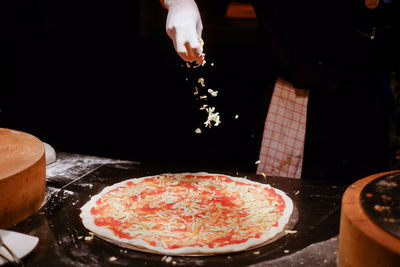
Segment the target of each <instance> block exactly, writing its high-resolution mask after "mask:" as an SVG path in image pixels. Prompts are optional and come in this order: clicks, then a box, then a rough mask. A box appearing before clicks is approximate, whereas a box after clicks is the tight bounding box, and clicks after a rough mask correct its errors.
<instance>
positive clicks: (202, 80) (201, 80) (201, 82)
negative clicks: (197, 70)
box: [197, 78, 206, 87]
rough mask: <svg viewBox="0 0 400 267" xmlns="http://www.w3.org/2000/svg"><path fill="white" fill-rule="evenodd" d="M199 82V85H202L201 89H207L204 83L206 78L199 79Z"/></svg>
mask: <svg viewBox="0 0 400 267" xmlns="http://www.w3.org/2000/svg"><path fill="white" fill-rule="evenodd" d="M197 82H198V83H199V84H201V87H205V86H206V85H205V83H204V78H199V79H198V80H197Z"/></svg>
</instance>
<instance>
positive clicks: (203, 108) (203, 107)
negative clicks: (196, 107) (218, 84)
mask: <svg viewBox="0 0 400 267" xmlns="http://www.w3.org/2000/svg"><path fill="white" fill-rule="evenodd" d="M207 107H208V105H206V104H204V105H203V106H202V107H201V108H200V110H205V109H206V108H207Z"/></svg>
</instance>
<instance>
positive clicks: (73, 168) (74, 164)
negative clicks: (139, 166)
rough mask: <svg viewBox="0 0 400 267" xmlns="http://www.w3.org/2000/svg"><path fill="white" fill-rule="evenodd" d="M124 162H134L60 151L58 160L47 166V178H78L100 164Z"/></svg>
mask: <svg viewBox="0 0 400 267" xmlns="http://www.w3.org/2000/svg"><path fill="white" fill-rule="evenodd" d="M122 163H132V161H125V160H116V159H109V158H102V157H95V156H87V155H80V154H70V153H63V152H60V153H57V161H56V162H55V163H53V164H50V165H48V166H47V167H46V178H47V179H48V180H51V179H52V178H63V179H76V178H78V177H80V176H81V175H83V174H85V173H87V172H89V171H91V170H93V169H95V168H96V167H98V166H101V165H104V164H122Z"/></svg>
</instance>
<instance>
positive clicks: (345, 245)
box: [338, 172, 400, 267]
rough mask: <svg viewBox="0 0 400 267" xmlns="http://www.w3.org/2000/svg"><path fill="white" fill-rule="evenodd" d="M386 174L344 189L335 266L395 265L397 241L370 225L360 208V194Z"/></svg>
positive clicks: (399, 250)
mask: <svg viewBox="0 0 400 267" xmlns="http://www.w3.org/2000/svg"><path fill="white" fill-rule="evenodd" d="M390 173H395V172H386V173H379V174H375V175H371V176H368V177H366V178H364V179H361V180H359V181H357V182H355V183H354V184H352V185H351V186H350V187H348V188H347V189H346V191H345V193H344V195H343V198H342V210H341V216H340V230H339V258H338V265H339V267H347V266H352V267H358V266H363V267H369V266H371V267H372V266H388V267H390V266H399V264H400V239H399V238H397V237H396V236H394V235H392V234H390V233H388V232H387V231H386V230H384V229H383V228H381V227H379V226H378V225H377V224H376V223H374V221H373V220H371V218H369V216H368V215H367V214H366V213H365V211H364V210H363V208H362V206H361V201H360V193H361V192H362V190H363V189H364V187H365V186H366V185H367V184H369V183H370V182H371V181H373V180H375V179H377V178H380V177H382V176H384V175H387V174H390Z"/></svg>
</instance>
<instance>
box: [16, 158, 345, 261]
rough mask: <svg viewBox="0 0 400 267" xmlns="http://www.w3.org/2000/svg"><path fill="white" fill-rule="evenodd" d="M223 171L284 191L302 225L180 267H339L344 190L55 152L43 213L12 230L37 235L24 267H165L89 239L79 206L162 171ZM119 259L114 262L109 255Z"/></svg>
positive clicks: (149, 256) (145, 256)
mask: <svg viewBox="0 0 400 267" xmlns="http://www.w3.org/2000/svg"><path fill="white" fill-rule="evenodd" d="M197 171H207V172H210V173H224V174H228V175H233V176H240V177H243V176H247V178H248V179H251V180H254V181H258V182H262V183H269V184H270V185H271V186H274V187H276V188H279V189H281V190H283V191H284V192H286V193H287V194H288V195H289V197H291V198H292V200H293V201H294V204H295V206H296V207H297V209H298V212H299V219H298V222H297V224H296V225H295V227H294V229H293V230H295V231H297V232H296V233H292V234H287V235H286V236H284V237H282V238H280V239H278V240H277V241H275V242H273V243H271V244H268V245H266V246H263V247H260V248H257V249H253V250H250V251H245V252H239V253H232V254H224V255H219V256H203V257H178V256H174V257H173V262H174V265H176V266H218V265H221V264H224V265H231V266H250V265H254V266H336V254H337V236H338V233H339V217H340V204H341V203H340V202H341V197H342V194H343V192H344V191H345V189H346V185H345V184H342V183H339V182H337V183H334V182H326V181H315V180H307V179H304V180H299V179H289V178H280V177H266V178H265V177H263V176H261V175H255V174H246V173H236V172H230V171H221V170H204V169H202V170H198V169H190V168H187V167H184V166H183V167H173V168H171V167H165V166H164V167H163V166H156V165H151V164H144V163H139V162H133V161H123V160H114V159H108V158H100V157H93V156H86V155H78V154H69V153H58V154H57V161H56V162H55V163H53V164H51V165H49V166H47V194H46V202H45V203H44V205H43V206H42V208H41V209H40V210H39V211H38V212H36V213H35V214H33V215H32V216H30V217H29V218H28V219H26V220H24V221H23V222H21V223H19V224H18V225H16V226H13V227H11V228H10V230H13V231H17V232H22V233H26V234H30V235H34V236H37V237H39V239H40V241H39V244H38V246H37V247H36V248H35V249H34V250H33V252H32V253H30V254H29V255H28V256H27V257H25V258H24V259H23V262H24V264H25V266H114V265H120V266H161V265H165V266H167V265H172V262H170V263H166V262H163V261H161V259H162V257H163V255H155V254H150V253H143V252H137V251H133V250H125V249H122V248H120V247H118V246H115V245H112V244H110V243H108V242H106V241H104V240H102V239H100V238H97V237H94V238H93V239H92V240H90V241H87V240H85V238H84V237H86V236H89V234H88V231H87V230H86V229H85V228H84V227H83V225H82V223H81V221H80V217H79V213H80V207H81V206H82V205H84V204H85V203H86V202H87V201H88V200H89V198H90V196H93V195H95V194H97V193H98V192H99V191H101V190H102V189H103V188H104V187H105V186H108V185H111V184H114V183H116V182H119V181H122V180H125V179H129V178H133V177H141V176H146V175H152V174H159V173H165V172H197ZM112 256H114V257H116V258H117V259H116V261H113V262H110V261H109V259H110V257H112Z"/></svg>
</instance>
